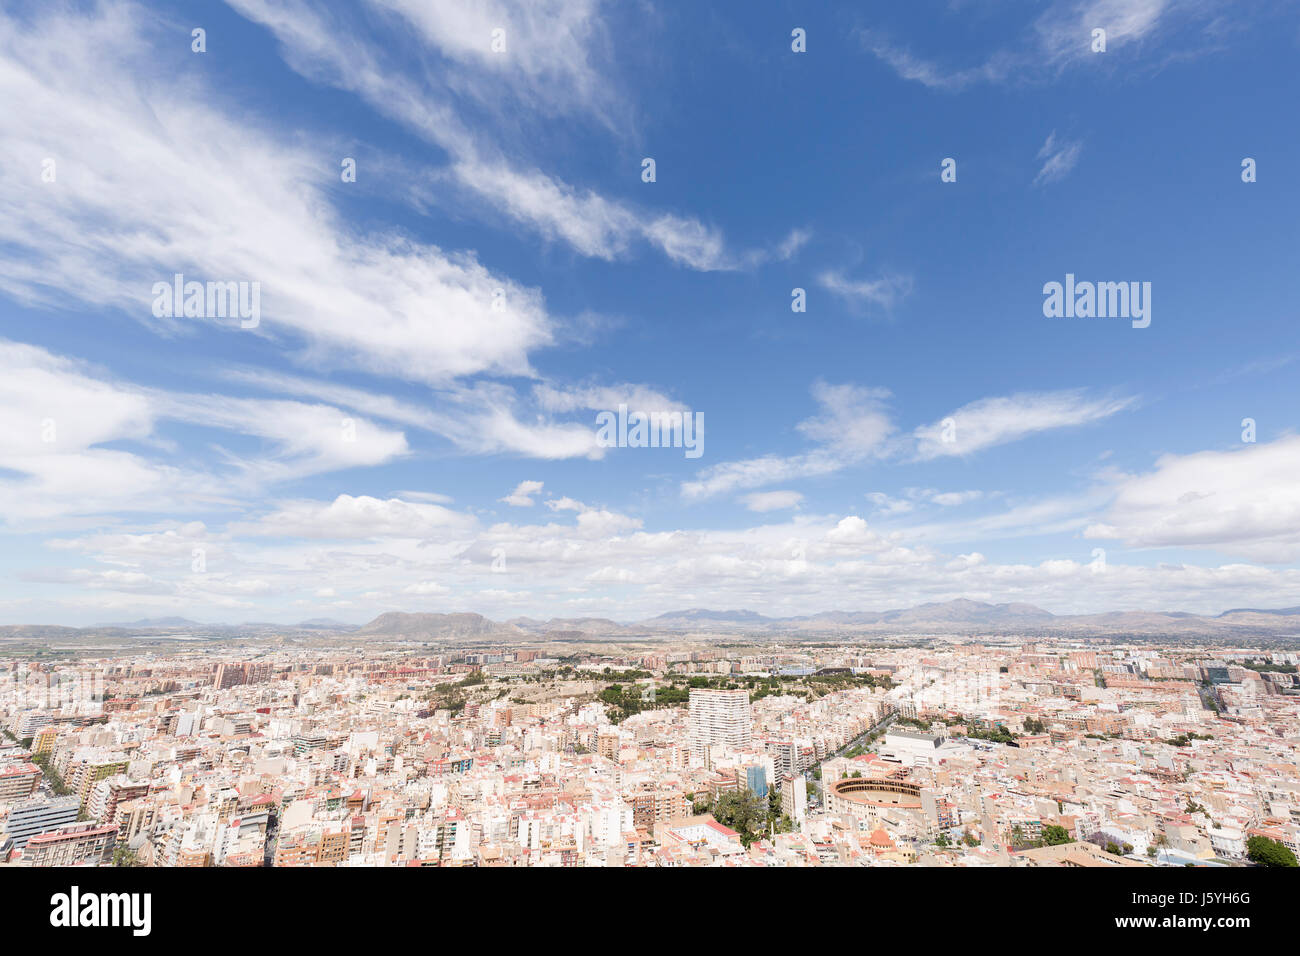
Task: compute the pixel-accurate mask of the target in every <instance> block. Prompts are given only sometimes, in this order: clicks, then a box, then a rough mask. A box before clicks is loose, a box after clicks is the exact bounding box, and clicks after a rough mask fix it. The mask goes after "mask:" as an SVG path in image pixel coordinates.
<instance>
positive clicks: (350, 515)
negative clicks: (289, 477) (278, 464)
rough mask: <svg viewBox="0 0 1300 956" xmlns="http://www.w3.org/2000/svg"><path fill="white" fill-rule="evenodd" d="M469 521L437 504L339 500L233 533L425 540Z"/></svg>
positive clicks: (300, 504) (295, 506) (278, 514)
mask: <svg viewBox="0 0 1300 956" xmlns="http://www.w3.org/2000/svg"><path fill="white" fill-rule="evenodd" d="M473 523H474V522H473V519H472V518H469V517H467V516H465V515H462V514H460V513H458V512H455V511H451V510H449V509H447V508H444V507H442V506H441V505H432V504H420V503H416V502H411V501H402V500H401V499H400V498H389V499H387V500H384V499H380V498H372V497H370V496H369V495H357V496H353V495H339V496H338V497H337V498H335V499H334V500H333V501H330V502H320V501H288V502H284V503H282V504H281V505H280V507H279V508H278V509H277V510H276V511H274V512H272V513H271V514H268V515H266V516H264V517H262V518H259V519H257V520H256V521H253V522H247V523H242V524H239V525H237V526H236V527H235V528H234V529H233V530H234V531H235V532H236V533H240V534H251V535H259V536H267V537H276V538H343V539H350V540H358V539H365V538H425V537H431V536H434V535H445V534H447V533H449V532H457V531H460V532H463V531H465V530H467V529H469V528H470V527H471V526H472V525H473Z"/></svg>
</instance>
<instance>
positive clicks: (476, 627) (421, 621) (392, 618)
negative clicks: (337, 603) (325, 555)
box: [354, 611, 524, 640]
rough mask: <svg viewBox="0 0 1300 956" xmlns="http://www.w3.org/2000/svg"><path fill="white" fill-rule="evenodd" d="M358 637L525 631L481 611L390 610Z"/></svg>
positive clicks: (512, 635) (499, 635)
mask: <svg viewBox="0 0 1300 956" xmlns="http://www.w3.org/2000/svg"><path fill="white" fill-rule="evenodd" d="M354 633H355V634H356V635H357V636H358V637H404V638H409V639H411V640H416V639H421V638H439V637H444V638H467V637H468V638H480V637H481V638H489V639H495V638H519V637H522V636H523V633H524V632H523V631H521V630H519V628H517V627H512V626H511V625H509V624H498V623H497V622H496V621H490V620H488V619H487V618H485V617H484V616H483V615H482V614H469V613H464V614H404V613H402V612H401V611H389V612H388V613H387V614H381V615H379V617H377V618H375V619H374V620H373V621H371V622H370V623H369V624H363V625H362V626H361V627H359V628H358V629H357V630H356V631H355V632H354Z"/></svg>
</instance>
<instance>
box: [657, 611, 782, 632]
mask: <svg viewBox="0 0 1300 956" xmlns="http://www.w3.org/2000/svg"><path fill="white" fill-rule="evenodd" d="M775 620H777V619H776V618H771V617H764V616H763V615H762V614H758V613H756V612H755V611H710V610H708V609H707V608H702V607H693V608H691V609H690V610H687V611H669V612H668V613H667V614H660V615H659V616H658V617H652V618H650V619H649V620H648V621H643V622H642V623H643V624H645V625H646V626H647V627H699V626H708V625H716V624H728V625H730V624H748V625H755V624H771V623H773V622H774V621H775Z"/></svg>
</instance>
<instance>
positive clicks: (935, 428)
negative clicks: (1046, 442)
mask: <svg viewBox="0 0 1300 956" xmlns="http://www.w3.org/2000/svg"><path fill="white" fill-rule="evenodd" d="M1136 402H1137V399H1135V398H1125V397H1105V398H1090V397H1088V395H1087V393H1086V392H1084V391H1083V390H1081V389H1067V390H1063V391H1057V392H1021V393H1018V394H1015V395H1009V396H1005V397H998V398H983V399H980V400H979V401H975V402H971V403H970V404H968V405H963V406H962V407H961V408H959V409H957V410H956V411H954V412H952V413H951V414H949V415H947V416H945V417H944V418H943V419H940V420H939V421H938V422H935V423H933V424H930V425H923V426H921V427H920V428H917V429H916V431H915V432H914V433H913V437H914V438H915V440H916V457H917V458H918V459H919V460H922V461H927V460H930V459H933V458H939V457H942V456H945V455H970V454H973V453H974V452H977V451H981V450H982V449H985V448H991V447H993V446H995V445H1003V444H1006V443H1007V442H1012V441H1017V440H1019V439H1021V438H1024V437H1025V436H1027V435H1032V434H1035V433H1036V432H1042V431H1048V430H1051V429H1055V428H1070V427H1074V426H1078V425H1086V424H1088V423H1090V422H1096V421H1100V420H1102V419H1104V418H1109V417H1110V416H1111V415H1114V414H1116V413H1118V412H1121V411H1124V410H1125V409H1128V408H1132V407H1133V406H1134V405H1135V404H1136ZM949 420H951V427H948V425H946V424H945V423H946V422H948V421H949ZM949 436H950V437H951V438H952V440H951V441H945V438H946V437H949Z"/></svg>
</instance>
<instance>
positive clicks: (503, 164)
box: [228, 0, 771, 271]
mask: <svg viewBox="0 0 1300 956" xmlns="http://www.w3.org/2000/svg"><path fill="white" fill-rule="evenodd" d="M228 2H230V4H231V6H233V7H234V8H235V9H236V10H237V11H239V12H240V13H241V14H242V15H243V16H245V17H247V18H248V19H250V20H253V21H254V22H257V23H261V24H262V25H263V26H265V27H267V28H268V29H269V30H271V31H272V32H273V33H274V34H275V36H276V38H277V39H278V40H279V41H280V43H281V44H282V45H283V47H284V53H285V59H286V62H287V63H288V64H289V65H290V67H292V68H293V69H295V70H297V71H298V72H299V73H301V74H303V75H304V76H306V77H308V78H309V79H311V80H313V81H315V82H320V83H327V84H330V85H332V86H335V87H338V88H340V89H344V90H348V91H349V92H352V93H354V94H356V95H357V96H360V97H361V98H363V99H364V100H365V101H366V102H367V103H368V104H369V105H370V106H372V107H373V108H375V109H376V110H378V111H380V112H381V113H383V114H384V115H386V116H389V117H391V118H393V119H395V120H397V121H398V122H401V123H403V124H405V125H406V126H408V127H410V128H411V129H412V130H414V131H415V132H416V133H417V134H418V135H420V136H422V137H424V138H425V139H427V140H428V141H430V142H432V143H434V144H436V145H437V146H439V147H441V148H442V149H444V150H446V151H447V152H448V154H449V155H450V157H451V160H452V162H451V165H450V167H449V170H450V173H451V175H452V177H453V179H454V181H455V182H456V183H457V184H458V185H460V186H461V187H462V188H464V189H466V190H469V191H470V192H472V193H473V194H474V195H475V196H476V197H478V198H479V199H480V200H482V201H484V202H486V203H488V204H489V205H491V206H492V207H493V208H495V209H496V210H498V211H499V212H500V213H504V214H505V215H507V216H509V217H510V218H512V219H513V220H515V221H516V222H518V223H521V224H523V225H526V226H528V227H530V228H532V229H534V230H535V231H536V232H537V233H538V234H539V235H541V236H542V237H544V238H547V239H558V240H561V241H564V242H566V243H568V244H569V245H570V246H571V247H572V248H574V249H575V250H576V251H578V252H579V253H581V254H582V255H585V256H591V257H595V258H600V259H606V260H614V259H621V258H623V257H625V256H626V255H628V254H629V252H630V249H631V247H632V245H633V244H634V243H636V242H638V241H640V242H647V243H649V244H650V245H652V246H655V247H657V248H658V249H659V250H660V251H661V252H663V254H664V255H666V256H667V257H668V258H669V259H670V260H672V261H673V262H676V263H678V264H679V265H683V266H686V267H687V268H690V269H696V270H701V271H714V270H734V269H741V268H746V267H749V266H751V265H754V264H756V263H758V262H761V261H763V260H765V259H767V258H770V255H771V254H770V253H769V252H766V251H763V250H758V251H753V252H747V253H741V254H733V253H731V252H729V251H728V250H727V247H726V240H725V239H724V237H723V236H722V234H721V233H720V232H719V231H718V230H716V229H714V228H712V227H710V226H708V225H706V224H704V223H702V222H700V221H699V220H698V219H695V218H693V217H689V216H680V215H674V214H671V213H661V212H652V211H649V210H646V209H643V208H639V207H637V206H635V205H633V204H630V203H624V202H620V201H618V200H614V199H609V198H607V197H604V196H601V195H600V194H598V193H596V192H595V191H593V190H589V189H588V190H584V189H580V188H578V187H575V186H572V185H570V184H568V183H566V182H563V181H561V180H559V179H557V178H556V177H554V176H551V175H549V174H547V173H545V172H543V171H542V170H540V169H535V168H527V167H525V166H521V165H519V164H518V163H517V162H516V161H513V160H507V159H506V158H505V155H504V152H503V151H502V150H501V149H500V148H499V147H498V146H496V145H495V144H494V143H491V142H489V140H488V137H487V135H486V134H485V132H484V129H485V127H486V125H487V124H486V122H485V120H486V119H487V118H489V117H483V119H484V122H479V123H473V124H471V123H469V122H467V121H465V120H464V119H463V118H462V115H461V114H462V112H463V111H465V110H466V109H467V101H472V102H473V103H474V104H477V105H480V106H481V105H483V104H489V105H491V104H494V103H495V102H496V101H498V100H506V99H507V98H508V99H510V100H512V101H516V102H517V104H518V106H519V108H518V109H516V110H514V111H511V112H509V113H508V114H507V116H506V117H505V118H504V119H500V118H495V119H494V122H493V123H492V128H493V129H494V130H495V131H497V132H498V134H500V135H506V133H507V132H508V131H510V130H511V129H512V128H513V129H515V131H516V133H517V129H518V126H519V122H520V116H521V115H523V116H528V115H531V113H533V112H535V111H537V110H541V111H542V112H544V113H550V112H557V111H558V112H565V113H573V112H575V111H578V112H580V111H584V110H585V111H588V112H591V113H593V114H595V115H596V116H598V117H599V118H600V119H602V120H603V121H604V122H605V123H606V124H611V123H614V122H616V121H615V120H614V119H613V118H612V117H613V116H614V115H616V114H618V113H619V112H620V110H619V109H618V108H617V104H616V103H615V102H614V99H615V98H614V97H613V96H612V95H610V94H609V93H608V91H609V89H610V83H609V79H608V70H606V69H602V63H604V62H605V61H607V60H608V59H609V57H605V56H602V57H601V58H600V62H597V59H596V58H595V57H594V56H593V51H594V50H596V49H597V46H596V45H595V44H593V43H592V42H591V40H592V39H593V38H596V37H599V36H600V35H601V31H600V29H599V20H598V17H597V16H596V13H597V7H598V4H596V3H578V4H573V5H568V4H565V3H559V2H551V0H547V2H546V3H544V4H543V5H542V6H540V7H535V6H533V5H532V4H530V3H513V2H510V3H506V2H499V0H498V2H494V3H492V4H490V5H489V6H487V7H483V8H479V9H474V10H470V9H462V8H461V7H457V6H452V7H450V8H448V9H443V8H444V7H447V5H445V4H434V5H432V6H431V5H429V4H427V3H422V2H415V0H382V2H383V3H384V5H386V6H389V7H391V8H394V9H396V10H398V11H399V12H400V13H401V14H402V15H404V16H405V17H407V18H408V19H409V20H410V21H411V22H412V23H413V24H415V25H416V26H417V28H418V30H417V35H418V36H419V37H420V39H421V40H422V41H423V43H424V44H425V49H426V50H427V51H430V52H432V53H434V54H436V55H438V56H444V57H447V58H449V59H451V60H454V61H455V63H454V64H444V68H443V69H437V70H426V71H425V72H424V74H423V76H422V77H420V78H419V79H418V80H414V79H411V78H408V77H406V76H403V75H401V74H398V73H396V72H394V71H393V70H391V69H388V68H386V67H387V64H386V63H385V60H386V58H385V57H383V56H382V55H381V54H380V52H379V49H378V46H377V45H376V44H371V43H368V42H367V41H366V40H364V39H362V38H361V35H360V34H359V33H358V30H357V27H356V26H355V25H353V24H343V23H337V22H327V21H326V19H325V14H323V13H322V12H321V11H319V10H318V9H317V8H314V7H310V6H307V5H305V4H301V3H297V2H291V3H270V2H268V0H228ZM551 10H555V11H557V12H556V14H555V15H554V16H551V15H550V13H549V11H551ZM559 11H562V13H560V12H559ZM492 23H495V24H496V26H501V27H502V28H503V29H506V30H507V50H508V51H513V52H509V53H507V54H506V55H497V54H493V53H492V52H491V46H490V34H491V29H494V28H495V27H489V26H488V24H492ZM381 63H382V64H384V65H383V66H381ZM471 128H472V129H473V130H474V132H471ZM525 145H526V143H524V142H520V143H517V144H516V149H515V150H514V151H515V152H519V151H520V150H521V149H523V148H524V146H525ZM633 172H634V173H635V174H637V175H639V172H640V168H639V166H638V167H636V169H635V170H633Z"/></svg>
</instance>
